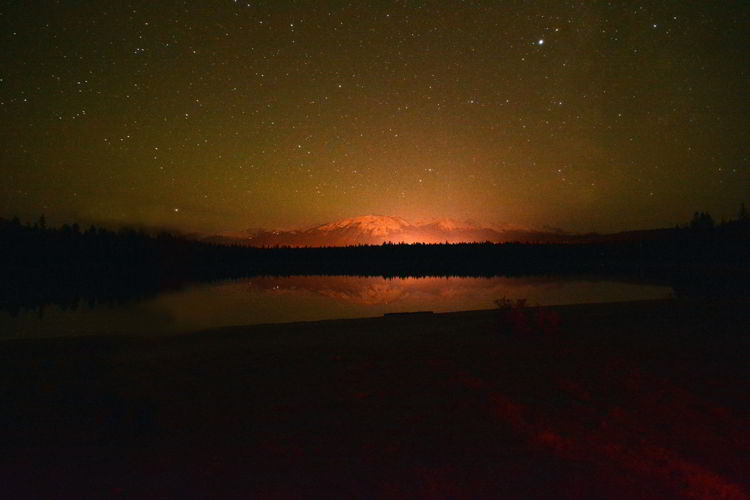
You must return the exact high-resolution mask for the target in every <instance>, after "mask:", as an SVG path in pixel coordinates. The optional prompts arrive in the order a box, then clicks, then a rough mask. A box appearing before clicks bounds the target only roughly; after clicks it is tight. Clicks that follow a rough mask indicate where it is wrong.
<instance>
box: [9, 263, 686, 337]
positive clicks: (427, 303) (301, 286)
mask: <svg viewBox="0 0 750 500" xmlns="http://www.w3.org/2000/svg"><path fill="white" fill-rule="evenodd" d="M671 295H672V289H671V288H670V287H668V286H656V285H646V284H633V283H621V282H615V281H587V280H583V279H579V280H570V279H559V278H541V277H531V278H500V277H498V278H404V279H401V278H395V279H384V278H381V277H356V276H292V277H283V278H275V277H260V278H247V279H242V280H237V281H231V282H223V283H216V284H209V285H200V286H195V287H192V288H188V289H185V290H181V291H178V292H170V293H163V294H161V295H159V296H156V297H154V298H151V299H148V300H145V301H143V302H140V303H133V304H125V305H120V306H98V307H94V308H90V307H88V306H87V305H83V304H82V305H81V306H79V307H78V308H77V309H76V310H75V311H70V310H67V311H66V310H62V309H61V308H59V307H57V306H48V307H46V308H45V309H44V311H43V314H42V315H41V317H40V315H39V313H37V312H33V311H23V312H21V313H20V314H19V315H18V316H16V317H12V316H11V315H10V314H9V313H7V312H0V336H2V337H4V338H9V337H40V336H60V335H66V336H67V335H99V334H100V335H112V334H145V335H158V334H165V333H167V334H169V333H182V332H190V331H195V330H200V329H205V328H215V327H220V326H229V325H246V324H257V323H282V322H290V321H312V320H321V319H335V318H356V317H373V316H382V315H383V314H384V313H388V312H404V311H435V312H448V311H461V310H471V309H491V308H493V307H495V305H494V301H495V300H496V299H500V298H503V297H506V298H509V299H519V298H524V299H526V300H527V303H528V304H529V305H556V304H575V303H589V302H617V301H627V300H645V299H662V298H666V297H670V296H671Z"/></svg>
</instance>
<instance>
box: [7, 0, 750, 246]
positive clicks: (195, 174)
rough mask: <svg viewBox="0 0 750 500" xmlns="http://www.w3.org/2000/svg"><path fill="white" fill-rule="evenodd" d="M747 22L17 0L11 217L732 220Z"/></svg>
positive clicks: (249, 223) (278, 2)
mask: <svg viewBox="0 0 750 500" xmlns="http://www.w3.org/2000/svg"><path fill="white" fill-rule="evenodd" d="M749 21H750V2H745V1H740V0H737V1H722V0H712V1H702V0H701V1H698V0H680V1H676V0H675V1H670V0H662V1H643V2H640V1H637V0H627V1H596V0H589V1H578V0H567V1H563V0H551V1H530V0H526V1H521V0H508V1H504V0H494V1H460V0H452V1H417V0H413V1H405V0H404V1H394V2H385V1H377V2H376V1H351V2H344V1H330V2H327V1H322V0H321V1H317V0H316V1H313V0H308V1H302V0H298V1H285V0H266V1H234V0H210V1H209V0H205V1H201V0H191V1H173V0H160V1H158V2H155V1H152V0H148V1H131V0H117V1H114V0H97V1H87V0H77V1H74V0H69V1H33V0H24V1H17V0H11V1H5V2H3V3H2V5H0V53H1V54H2V57H1V58H0V116H1V117H2V119H1V120H0V146H1V148H0V169H1V170H0V171H1V172H2V177H1V178H2V181H1V182H0V216H4V217H10V216H13V215H19V216H21V217H22V218H26V219H36V218H37V217H38V216H39V214H41V213H44V214H46V216H47V218H48V220H50V221H51V222H53V223H62V222H71V221H79V222H84V223H87V222H94V223H104V224H112V225H117V224H142V225H147V226H159V227H169V228H175V229H180V230H184V231H201V232H221V231H232V230H238V231H239V230H243V229H247V228H253V227H264V228H291V227H305V226H310V225H313V224H317V223H325V222H330V221H333V220H337V219H342V218H346V217H353V216H357V215H364V214H382V215H395V216H400V217H404V218H406V219H408V220H420V219H429V218H438V217H452V218H457V219H471V220H475V221H482V222H488V223H499V224H510V225H518V226H526V227H543V226H545V225H548V226H554V227H562V228H565V229H568V230H571V231H593V230H596V231H616V230H623V229H635V228H650V227H660V226H672V225H674V224H676V223H683V222H686V221H688V220H689V219H690V217H691V215H692V213H693V212H694V211H696V210H707V211H710V212H711V213H712V214H714V217H715V218H717V219H720V218H721V217H723V216H726V217H731V216H733V215H734V214H736V212H737V209H738V207H739V204H740V202H741V201H743V200H744V201H746V202H750V161H749V158H750V122H749V121H750V120H749V118H748V117H749V116H750V99H748V95H750V93H749V92H748V91H749V90H750V88H749V87H750V85H749V82H750V79H749V78H748V76H749V72H750V69H749V68H750V65H748V62H747V54H748V53H750V43H749V39H750V35H749V34H748V26H750V22H749Z"/></svg>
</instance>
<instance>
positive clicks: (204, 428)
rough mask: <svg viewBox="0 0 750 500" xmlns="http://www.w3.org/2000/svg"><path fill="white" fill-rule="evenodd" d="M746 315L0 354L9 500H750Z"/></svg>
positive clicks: (656, 308) (264, 332)
mask: <svg viewBox="0 0 750 500" xmlns="http://www.w3.org/2000/svg"><path fill="white" fill-rule="evenodd" d="M748 311H750V308H748V307H747V303H726V302H725V303H711V302H701V303H688V302H673V301H660V302H642V303H630V304H610V305H590V306H568V307H556V308H544V309H532V308H511V309H507V310H504V311H482V312H467V313H453V314H440V315H422V316H414V317H398V316H396V317H387V318H380V319H369V320H342V321H329V322H319V323H307V324H302V323H300V324H292V325H269V326H260V327H242V328H231V329H222V330H216V331H211V332H202V333H199V334H195V335H190V336H183V337H171V338H160V339H146V338H138V337H133V338H115V339H113V338H86V339H52V340H36V341H7V342H4V343H2V344H0V364H1V368H0V375H2V379H0V391H2V392H1V393H0V397H2V401H3V411H2V415H0V425H1V427H0V443H2V446H3V450H4V453H3V456H2V458H0V466H1V467H0V484H2V485H3V486H2V489H3V490H4V492H5V493H4V495H3V496H4V497H5V498H8V497H10V498H14V497H18V498H40V497H57V498H85V497H95V498H106V497H122V498H190V497H202V498H206V497H213V498H227V497H238V498H311V497H324V498H335V497H347V498H348V497H356V498H362V497H364V498H467V499H468V498H472V499H473V498H623V499H626V498H627V499H633V498H654V499H657V498H659V499H661V498H694V499H709V498H710V499H714V498H727V499H730V498H731V499H734V498H737V499H740V498H750V496H749V495H748V491H750V433H748V432H747V430H748V429H750V411H748V410H750V397H749V395H750V377H748V375H749V372H750V369H749V368H748V363H747V359H748V354H749V353H750V349H749V347H750V335H749V332H750V328H749V327H750V312H748Z"/></svg>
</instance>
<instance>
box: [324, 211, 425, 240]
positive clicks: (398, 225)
mask: <svg viewBox="0 0 750 500" xmlns="http://www.w3.org/2000/svg"><path fill="white" fill-rule="evenodd" d="M410 226H411V224H409V223H408V222H406V221H405V220H404V219H402V218H400V217H389V216H384V215H363V216H361V217H354V218H351V219H344V220H341V221H338V222H333V223H331V224H325V225H323V226H318V227H317V228H316V229H317V230H318V231H337V230H342V229H347V230H348V229H355V230H356V231H360V232H362V233H365V234H369V235H372V236H388V235H389V234H392V233H396V232H399V231H403V230H405V229H407V228H409V227H410Z"/></svg>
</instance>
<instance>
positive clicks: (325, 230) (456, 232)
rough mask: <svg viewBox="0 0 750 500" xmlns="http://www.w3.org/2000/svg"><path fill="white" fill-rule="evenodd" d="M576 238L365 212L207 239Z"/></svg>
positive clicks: (312, 242) (262, 242) (316, 242)
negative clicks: (313, 223) (307, 224)
mask: <svg viewBox="0 0 750 500" xmlns="http://www.w3.org/2000/svg"><path fill="white" fill-rule="evenodd" d="M575 238H577V237H576V236H574V235H570V234H567V233H565V232H562V231H559V230H549V231H545V230H533V229H523V228H512V227H497V226H489V225H483V224H477V223H472V222H465V221H459V220H455V219H437V220H432V221H425V222H417V223H411V222H408V221H406V220H404V219H402V218H400V217H392V216H383V215H364V216H360V217H354V218H351V219H344V220H341V221H337V222H332V223H329V224H323V225H320V226H316V227H313V228H309V229H300V230H288V231H282V230H278V231H268V230H255V231H251V230H248V231H246V232H245V233H241V234H224V235H214V236H210V237H208V238H205V240H206V241H211V242H215V243H224V244H241V245H248V246H258V247H261V246H277V245H280V246H284V245H288V246H295V247H302V246H309V247H322V246H348V245H380V244H383V243H388V242H391V243H445V242H448V243H462V242H485V241H491V242H494V243H502V242H508V241H524V242H539V243H553V242H557V243H560V242H566V241H570V240H571V239H575Z"/></svg>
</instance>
